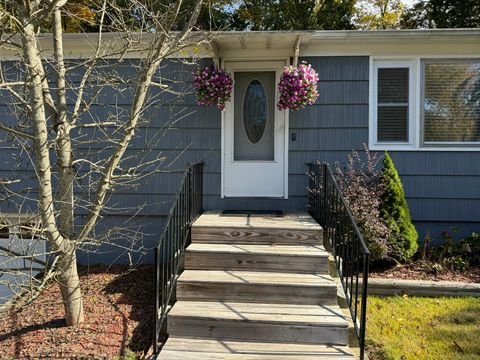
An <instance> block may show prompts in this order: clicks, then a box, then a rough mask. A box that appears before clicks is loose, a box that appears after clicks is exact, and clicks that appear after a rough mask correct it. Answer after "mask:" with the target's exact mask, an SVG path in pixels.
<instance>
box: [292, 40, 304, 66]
mask: <svg viewBox="0 0 480 360" xmlns="http://www.w3.org/2000/svg"><path fill="white" fill-rule="evenodd" d="M301 40H302V36H301V35H298V36H297V42H296V43H295V47H294V49H293V66H294V67H297V66H298V55H299V54H300V41H301Z"/></svg>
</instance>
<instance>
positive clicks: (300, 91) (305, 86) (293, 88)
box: [278, 63, 318, 110]
mask: <svg viewBox="0 0 480 360" xmlns="http://www.w3.org/2000/svg"><path fill="white" fill-rule="evenodd" d="M317 82H318V74H317V72H316V71H315V70H314V69H313V68H312V66H311V65H310V64H309V65H307V64H306V63H302V64H300V65H299V66H297V67H295V66H292V65H290V66H286V67H285V69H284V70H283V73H282V75H281V76H280V82H279V83H278V91H279V92H280V100H279V101H278V108H279V109H280V110H287V109H290V110H298V109H303V108H304V107H306V106H307V105H312V104H314V103H315V101H316V100H317V98H318V91H317Z"/></svg>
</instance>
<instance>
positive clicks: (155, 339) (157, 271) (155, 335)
mask: <svg viewBox="0 0 480 360" xmlns="http://www.w3.org/2000/svg"><path fill="white" fill-rule="evenodd" d="M154 264H155V278H154V279H155V280H154V281H155V283H154V291H155V321H154V323H153V326H154V333H153V351H154V352H155V354H156V353H157V351H158V335H159V333H160V329H159V328H158V317H159V316H158V308H159V306H160V298H159V290H160V289H159V285H160V269H159V268H160V264H159V263H158V247H156V248H155V249H154Z"/></svg>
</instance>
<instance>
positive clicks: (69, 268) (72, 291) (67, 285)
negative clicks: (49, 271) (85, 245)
mask: <svg viewBox="0 0 480 360" xmlns="http://www.w3.org/2000/svg"><path fill="white" fill-rule="evenodd" d="M59 272H60V275H59V277H58V282H59V285H60V290H61V292H62V299H63V305H64V307H65V321H66V322H67V326H70V325H75V324H78V323H81V322H83V321H84V312H83V298H82V291H81V289H80V279H79V277H78V271H77V256H76V254H75V250H71V251H68V252H67V253H65V254H62V255H61V259H60V264H59Z"/></svg>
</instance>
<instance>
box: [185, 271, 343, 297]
mask: <svg viewBox="0 0 480 360" xmlns="http://www.w3.org/2000/svg"><path fill="white" fill-rule="evenodd" d="M177 300H202V301H244V302H260V303H262V302H264V303H277V304H278V303H282V304H291V303H296V304H310V305H317V304H323V305H334V304H336V301H337V286H336V284H335V282H334V281H333V280H332V278H331V277H330V276H328V275H321V274H296V273H279V272H276V273H275V272H257V271H236V270H233V271H211V270H185V271H184V272H183V274H182V275H180V277H179V278H178V280H177Z"/></svg>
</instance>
